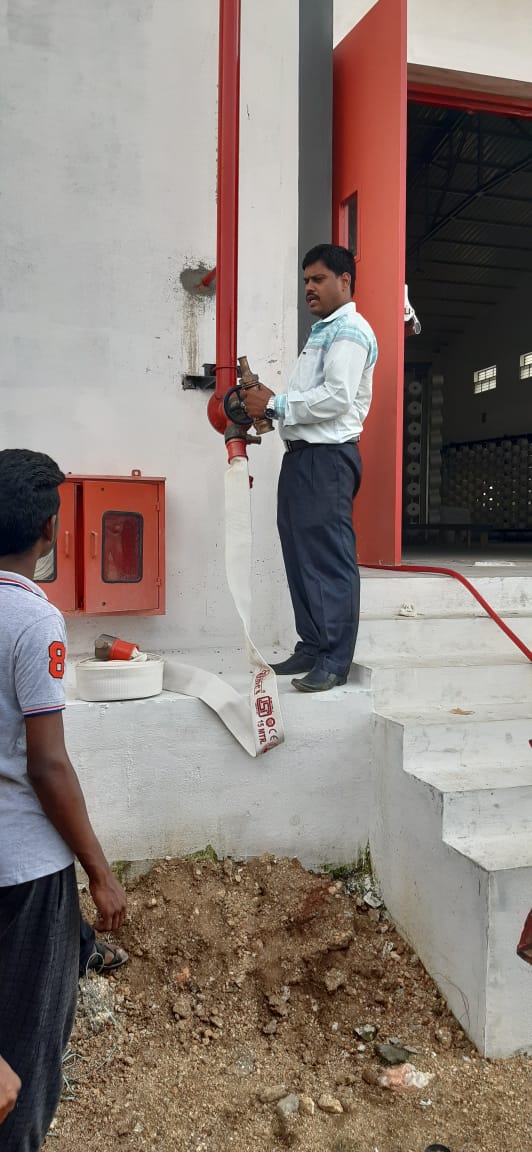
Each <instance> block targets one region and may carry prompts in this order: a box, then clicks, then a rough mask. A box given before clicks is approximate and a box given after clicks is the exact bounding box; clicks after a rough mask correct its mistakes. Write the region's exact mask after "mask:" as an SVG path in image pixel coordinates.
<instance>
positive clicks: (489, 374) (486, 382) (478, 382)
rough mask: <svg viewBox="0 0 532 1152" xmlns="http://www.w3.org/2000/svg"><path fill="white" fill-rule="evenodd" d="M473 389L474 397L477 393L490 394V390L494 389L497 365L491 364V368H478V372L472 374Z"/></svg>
mask: <svg viewBox="0 0 532 1152" xmlns="http://www.w3.org/2000/svg"><path fill="white" fill-rule="evenodd" d="M473 387H474V389H475V396H476V395H477V394H478V393H479V392H490V391H491V389H492V388H496V387H497V365H496V364H492V365H491V368H479V370H478V372H473Z"/></svg>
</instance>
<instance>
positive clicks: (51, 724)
mask: <svg viewBox="0 0 532 1152" xmlns="http://www.w3.org/2000/svg"><path fill="white" fill-rule="evenodd" d="M25 722H26V745H27V768H28V776H29V779H30V781H31V784H32V787H33V788H34V790H35V792H36V794H37V796H38V798H39V800H40V803H41V805H42V808H43V810H44V812H45V813H46V815H47V816H48V819H49V820H50V822H51V823H52V824H53V826H54V828H56V829H57V831H58V832H59V834H60V836H62V837H63V840H64V841H65V842H66V843H67V844H68V846H69V848H71V849H72V851H73V853H74V855H75V856H77V858H78V860H79V862H80V864H81V865H82V867H83V868H84V869H85V871H86V873H87V875H88V877H89V887H90V893H91V896H92V898H93V900H94V903H95V905H96V907H97V909H98V912H99V918H98V920H97V921H96V926H97V927H98V929H99V930H100V931H106V932H107V931H111V930H112V931H115V932H116V931H117V930H118V929H119V928H120V926H121V925H122V924H123V922H124V918H125V912H126V896H125V892H124V891H123V889H122V887H121V885H120V884H119V883H118V880H117V879H116V877H115V876H113V873H112V872H111V869H110V867H109V865H108V863H107V861H106V859H105V856H104V854H103V851H102V848H101V846H100V843H99V841H98V839H97V838H96V836H95V834H94V831H93V829H92V826H91V823H90V820H89V817H88V814H87V808H86V805H85V800H84V798H83V793H82V791H81V788H80V786H79V781H78V778H77V776H76V773H75V771H74V769H73V767H72V764H71V763H70V760H69V758H68V753H67V750H66V748H65V738H64V732H63V716H62V714H61V712H52V713H48V714H41V715H37V716H26V718H25Z"/></svg>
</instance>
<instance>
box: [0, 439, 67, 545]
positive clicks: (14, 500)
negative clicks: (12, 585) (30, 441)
mask: <svg viewBox="0 0 532 1152" xmlns="http://www.w3.org/2000/svg"><path fill="white" fill-rule="evenodd" d="M64 479H65V477H64V474H63V472H61V469H60V468H59V466H58V465H57V464H56V463H55V460H52V459H51V458H50V456H45V454H44V452H31V451H30V450H29V449H28V448H5V449H4V451H3V452H0V556H18V555H21V554H22V553H24V552H28V551H29V549H30V548H32V547H33V545H34V544H36V543H37V540H39V538H40V536H41V533H42V529H43V526H44V524H45V523H46V521H47V520H49V519H50V516H55V515H56V513H57V511H58V509H59V492H58V487H59V485H60V484H62V483H63V480H64Z"/></svg>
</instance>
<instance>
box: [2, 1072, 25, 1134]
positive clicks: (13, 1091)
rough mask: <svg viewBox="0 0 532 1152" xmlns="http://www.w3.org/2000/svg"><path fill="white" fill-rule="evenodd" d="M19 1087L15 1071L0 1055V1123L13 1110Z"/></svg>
mask: <svg viewBox="0 0 532 1152" xmlns="http://www.w3.org/2000/svg"><path fill="white" fill-rule="evenodd" d="M20 1089H21V1083H20V1080H19V1078H18V1076H17V1074H16V1072H13V1069H12V1068H10V1066H9V1064H7V1063H6V1061H5V1060H4V1059H3V1058H2V1056H0V1124H3V1123H4V1120H5V1118H6V1116H9V1113H10V1112H12V1111H13V1108H14V1107H15V1104H16V1102H17V1096H18V1094H19V1092H20Z"/></svg>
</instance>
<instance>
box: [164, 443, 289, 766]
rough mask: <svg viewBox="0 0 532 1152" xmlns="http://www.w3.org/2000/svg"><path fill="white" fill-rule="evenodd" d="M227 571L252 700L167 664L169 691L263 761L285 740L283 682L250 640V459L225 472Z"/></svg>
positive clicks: (185, 667)
mask: <svg viewBox="0 0 532 1152" xmlns="http://www.w3.org/2000/svg"><path fill="white" fill-rule="evenodd" d="M225 567H226V573H227V582H228V584H229V590H230V592H231V595H232V597H233V600H234V603H235V608H236V610H237V612H238V615H239V616H240V619H241V621H242V627H243V630H244V638H245V643H246V652H247V656H248V660H249V664H250V668H251V676H252V679H251V685H250V690H249V694H248V695H247V696H244V695H242V694H241V693H240V692H237V691H236V689H235V688H232V687H231V685H230V684H227V683H226V682H225V681H224V680H222V679H221V677H220V676H215V675H214V673H212V672H206V671H204V669H203V668H196V667H194V666H193V665H191V664H178V663H177V662H176V661H174V660H165V671H164V684H163V686H164V688H165V689H166V690H167V691H169V692H182V693H183V695H185V696H195V697H196V698H197V699H198V700H203V703H204V704H207V705H208V707H209V708H212V710H213V712H216V714H217V715H218V716H219V717H220V720H221V721H222V723H223V724H225V726H226V728H228V729H229V731H230V732H231V733H232V735H233V736H234V737H235V740H238V743H239V744H241V745H242V748H244V750H245V751H246V752H247V753H248V755H249V756H260V755H261V754H262V753H263V752H268V751H269V750H270V749H271V748H275V747H276V745H277V744H282V743H283V741H284V728H283V719H282V716H281V707H280V704H279V694H278V691H277V677H276V675H275V672H273V671H272V669H271V668H270V666H269V664H268V663H267V661H266V660H265V659H264V657H263V656H261V654H260V652H259V650H258V648H256V647H255V645H254V643H253V641H252V639H251V636H250V625H251V499H250V491H249V471H248V462H247V459H246V458H245V457H243V456H237V457H235V458H234V459H233V460H232V461H231V463H230V464H229V467H228V469H227V471H226V473H225Z"/></svg>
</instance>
